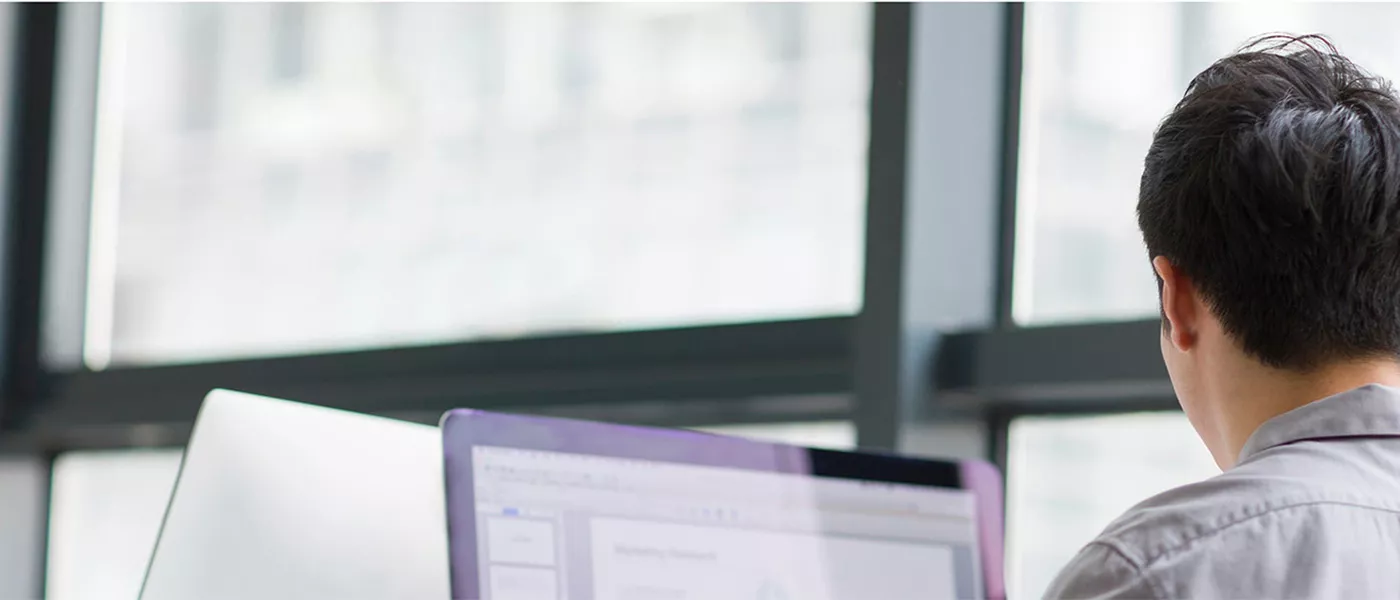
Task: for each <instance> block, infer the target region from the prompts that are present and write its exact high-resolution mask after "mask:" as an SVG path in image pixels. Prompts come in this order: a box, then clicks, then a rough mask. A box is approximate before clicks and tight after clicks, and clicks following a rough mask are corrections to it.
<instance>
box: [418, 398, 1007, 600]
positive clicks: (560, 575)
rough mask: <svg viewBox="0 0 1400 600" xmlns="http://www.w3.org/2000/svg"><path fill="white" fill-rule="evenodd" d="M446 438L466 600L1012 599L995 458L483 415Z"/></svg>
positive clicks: (461, 595) (452, 529)
mask: <svg viewBox="0 0 1400 600" xmlns="http://www.w3.org/2000/svg"><path fill="white" fill-rule="evenodd" d="M442 435H443V447H444V467H445V475H446V493H447V524H448V538H449V555H450V570H451V580H452V597H453V598H454V599H458V600H558V599H568V600H687V599H705V600H712V599H724V598H736V599H740V598H742V599H744V600H748V599H758V600H872V599H875V598H879V599H880V600H923V599H929V600H932V599H941V598H959V599H961V598H994V599H1001V598H1004V597H1005V587H1004V585H1003V581H1002V556H1001V552H1002V539H1001V535H1002V498H1001V477H1000V475H999V474H998V473H997V470H996V468H995V467H993V466H992V465H990V464H988V463H985V462H978V461H972V462H947V461H935V460H923V459H913V458H906V457H897V456H886V455H877V454H866V453H854V452H838V451H833V450H818V449H810V448H802V447H797V446H789V445H783V444H770V443H762V442H755V441H749V440H743V439H736V438H730V437H725V436H716V435H711V434H705V433H698V432H691V431H681V430H667V429H655V428H646V427H631V426H622V425H610V424H602V423H592V422H584V421H573V420H566V419H553V418H543V417H526V416H516V415H505V414H493V413H485V412H479V411H469V410H457V411H452V412H449V413H448V414H447V415H445V416H444V417H443V423H442Z"/></svg>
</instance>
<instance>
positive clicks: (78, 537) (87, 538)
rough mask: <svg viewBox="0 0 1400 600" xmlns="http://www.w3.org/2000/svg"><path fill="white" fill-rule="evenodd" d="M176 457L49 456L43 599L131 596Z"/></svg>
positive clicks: (164, 453)
mask: <svg viewBox="0 0 1400 600" xmlns="http://www.w3.org/2000/svg"><path fill="white" fill-rule="evenodd" d="M180 456H181V451H180V450H108V451H82V452H67V453H64V454H62V455H60V456H59V457H58V458H57V459H55V460H54V465H53V484H52V492H51V496H50V498H49V507H50V508H49V542H48V575H47V583H46V585H45V589H46V590H47V594H46V596H47V598H48V600H109V599H119V598H135V597H136V595H137V593H139V592H140V590H141V580H142V578H144V577H145V575H146V563H147V562H149V561H150V558H151V551H152V549H154V547H155V542H156V537H157V536H158V534H159V533H160V524H161V520H162V519H164V518H165V507H166V505H167V504H168V503H169V501H170V493H171V491H172V490H173V489H174V488H175V477H176V475H177V474H178V473H179V470H180Z"/></svg>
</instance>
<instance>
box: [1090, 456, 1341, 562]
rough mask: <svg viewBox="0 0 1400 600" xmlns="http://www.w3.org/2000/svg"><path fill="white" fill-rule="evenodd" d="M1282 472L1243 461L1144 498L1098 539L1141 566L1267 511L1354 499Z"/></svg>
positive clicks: (1232, 529)
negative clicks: (1232, 466) (1206, 476)
mask: <svg viewBox="0 0 1400 600" xmlns="http://www.w3.org/2000/svg"><path fill="white" fill-rule="evenodd" d="M1318 483H1319V482H1316V481H1311V480H1309V479H1306V478H1298V477H1288V476H1280V475H1279V474H1278V473H1276V472H1273V471H1271V470H1270V469H1268V468H1267V466H1266V465H1260V466H1255V467H1251V466H1245V467H1243V468H1237V469H1233V470H1231V471H1227V472H1225V473H1221V474H1220V475H1217V476H1215V477H1212V478H1210V479H1206V480H1204V481H1199V482H1196V483H1192V484H1188V485H1184V486H1181V487H1178V488H1174V489H1171V490H1168V491H1166V492H1162V493H1160V494H1158V495H1156V496H1153V497H1151V498H1148V499H1147V500H1144V501H1143V502H1141V503H1139V504H1138V505H1137V506H1134V507H1133V508H1131V509H1129V510H1128V511H1127V512H1126V513H1124V514H1123V516H1121V517H1119V518H1118V519H1116V520H1115V521H1113V523H1111V524H1110V525H1109V526H1108V527H1107V528H1105V529H1104V531H1103V533H1101V534H1100V535H1099V536H1098V538H1096V539H1095V542H1096V543H1100V544H1104V545H1107V546H1110V547H1112V548H1114V549H1115V550H1116V551H1118V552H1119V553H1121V554H1123V555H1124V556H1125V557H1126V558H1127V559H1128V560H1129V561H1131V562H1133V563H1134V564H1136V565H1138V566H1139V567H1146V566H1148V565H1151V564H1152V563H1154V562H1156V561H1157V560H1158V559H1160V558H1161V557H1163V556H1166V555H1169V554H1174V553H1176V552H1178V551H1181V550H1183V549H1186V548H1188V547H1190V546H1192V545H1193V543H1194V542H1197V541H1199V540H1202V539H1206V538H1210V537H1214V536H1220V535H1228V534H1231V533H1232V532H1233V533H1242V532H1246V531H1249V528H1247V527H1239V526H1240V525H1245V524H1247V523H1249V522H1251V521H1254V520H1257V519H1260V518H1262V517H1264V516H1266V515H1271V514H1275V513H1280V512H1285V511H1286V512H1289V513H1295V512H1297V511H1292V510H1290V509H1296V508H1299V507H1306V506H1315V505H1323V504H1333V503H1342V504H1352V503H1358V496H1357V495H1355V494H1354V493H1352V492H1351V491H1350V490H1346V489H1338V488H1335V487H1328V486H1324V485H1318Z"/></svg>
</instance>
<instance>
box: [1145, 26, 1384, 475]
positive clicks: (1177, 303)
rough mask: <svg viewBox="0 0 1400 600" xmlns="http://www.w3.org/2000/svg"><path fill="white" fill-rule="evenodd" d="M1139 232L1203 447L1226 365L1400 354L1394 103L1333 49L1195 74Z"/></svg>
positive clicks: (1314, 364) (1237, 60)
mask: <svg viewBox="0 0 1400 600" xmlns="http://www.w3.org/2000/svg"><path fill="white" fill-rule="evenodd" d="M1138 224H1139V226H1140V227H1141V228H1142V233H1143V239H1144V241H1145V242H1146V244H1147V249H1148V252H1149V254H1150V256H1151V257H1152V258H1153V266H1154V268H1155V270H1156V271H1157V275H1158V279H1159V284H1160V288H1161V293H1162V314H1163V336H1162V351H1163V355H1164V358H1165V359H1166V362H1167V367H1168V370H1169V371H1170V372H1171V376H1172V382H1173V385H1174V386H1175V387H1176V389H1177V395H1178V397H1179V398H1180V399H1181V402H1182V405H1183V408H1185V409H1186V412H1187V415H1188V416H1189V417H1191V420H1192V423H1193V424H1194V425H1195V426H1196V428H1197V430H1198V431H1199V432H1201V434H1202V437H1205V438H1207V444H1208V445H1209V444H1210V443H1211V441H1210V439H1209V437H1210V436H1211V435H1213V432H1212V428H1214V427H1217V425H1216V424H1215V423H1213V422H1212V416H1211V414H1210V412H1211V411H1213V410H1218V406H1216V404H1218V403H1219V402H1221V401H1222V399H1219V398H1210V397H1209V396H1211V395H1212V394H1217V395H1218V392H1219V389H1220V388H1221V386H1220V385H1216V384H1217V383H1220V382H1222V381H1225V380H1226V379H1228V378H1230V377H1232V376H1235V375H1239V373H1232V372H1233V371H1238V370H1239V369H1243V368H1251V369H1254V370H1256V371H1258V372H1272V373H1276V374H1278V375H1279V376H1281V377H1282V376H1306V375H1307V374H1309V373H1315V372H1318V371H1319V370H1322V369H1327V368H1329V367H1330V366H1333V365H1337V364H1345V363H1351V362H1366V361H1376V360H1394V357H1396V356H1397V355H1400V102H1397V99H1396V95H1395V93H1394V91H1393V90H1392V89H1391V87H1390V85H1389V84H1388V83H1387V82H1385V81H1384V80H1381V79H1378V78H1375V77H1373V76H1371V75H1370V74H1368V73H1366V72H1365V71H1363V70H1362V69H1360V68H1359V67H1357V66H1356V65H1355V64H1353V63H1352V62H1351V61H1349V60H1347V59H1346V58H1345V57H1343V56H1341V55H1340V54H1338V53H1337V51H1336V49H1335V48H1333V46H1332V45H1331V44H1330V43H1329V42H1327V41H1326V40H1325V39H1323V38H1320V37H1316V36H1305V37H1301V38H1293V37H1278V36H1274V37H1267V38H1264V39H1261V40H1259V41H1257V42H1255V43H1253V44H1251V45H1250V46H1249V47H1247V48H1246V49H1245V50H1243V51H1241V52H1239V53H1237V54H1234V55H1232V56H1228V57H1226V58H1223V59H1221V60H1220V61H1218V62H1216V63H1215V64H1214V65H1211V66H1210V67H1209V68H1208V69H1206V70H1205V71H1204V72H1202V73H1201V74H1200V75H1198V76H1197V77H1196V78H1195V80H1193V81H1192V82H1191V84H1190V86H1189V87H1188V88H1187V91H1186V95H1185V97H1184V98H1183V99H1182V100H1181V102H1180V103H1179V104H1177V106H1176V108H1175V109H1174V110H1173V111H1172V112H1171V114H1169V115H1168V116H1167V117H1166V119H1165V120H1164V121H1163V122H1162V124H1161V126H1160V127H1159V128H1158V130H1157V133H1156V135H1155V137H1154V138H1153V141H1152V146H1151V149H1150V150H1148V153H1147V159H1146V161H1145V168H1144V171H1143V175H1142V187H1141V190H1140V193H1139V199H1138ZM1213 382H1214V383H1213ZM1217 460H1219V458H1218V457H1217ZM1231 460H1233V459H1231Z"/></svg>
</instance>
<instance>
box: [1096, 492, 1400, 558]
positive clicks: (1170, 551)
mask: <svg viewBox="0 0 1400 600" xmlns="http://www.w3.org/2000/svg"><path fill="white" fill-rule="evenodd" d="M1323 505H1335V506H1350V507H1352V508H1364V509H1368V510H1375V511H1380V512H1386V513H1390V514H1397V515H1400V509H1394V508H1387V507H1384V506H1376V505H1373V504H1363V503H1360V502H1348V501H1345V500H1312V501H1306V502H1296V503H1291V504H1284V505H1281V506H1275V507H1272V508H1269V509H1266V510H1264V511H1263V512H1260V513H1256V514H1252V515H1241V516H1240V517H1238V518H1235V519H1233V520H1231V521H1227V522H1225V523H1223V524H1221V525H1220V526H1218V527H1215V528H1212V529H1209V530H1206V531H1202V532H1199V533H1197V534H1196V535H1193V536H1191V537H1188V538H1186V539H1183V540H1182V541H1181V542H1179V543H1177V544H1175V545H1173V546H1171V547H1168V548H1166V549H1163V550H1161V551H1159V552H1157V553H1156V554H1153V555H1152V556H1149V557H1146V559H1145V560H1144V561H1143V562H1142V563H1141V566H1137V565H1136V564H1135V566H1137V568H1138V569H1141V570H1142V571H1143V572H1144V574H1146V570H1147V569H1150V568H1152V565H1154V564H1156V563H1157V562H1159V561H1161V560H1163V559H1165V558H1168V557H1171V556H1174V555H1176V554H1179V553H1181V552H1182V551H1185V550H1186V549H1187V547H1188V546H1191V545H1192V544H1194V543H1196V542H1198V541H1200V540H1202V539H1205V538H1207V537H1211V536H1214V535H1217V534H1220V533H1223V532H1224V531H1225V530H1227V529H1231V528H1233V527H1235V526H1237V525H1243V524H1245V523H1249V522H1250V521H1254V520H1256V519H1260V518H1263V517H1265V516H1268V515H1272V514H1274V513H1278V512H1283V511H1285V510H1292V509H1295V508H1304V507H1308V506H1323ZM1102 543H1103V544H1104V545H1106V546H1110V544H1109V541H1108V540H1104V541H1102ZM1110 547H1112V548H1113V549H1114V550H1115V551H1117V552H1118V554H1119V555H1122V556H1123V558H1125V559H1127V558H1128V556H1127V555H1126V554H1124V552H1123V551H1122V550H1120V549H1119V548H1118V547H1117V541H1116V540H1114V541H1113V543H1112V545H1111V546H1110ZM1129 563H1130V564H1133V561H1131V560H1129Z"/></svg>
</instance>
